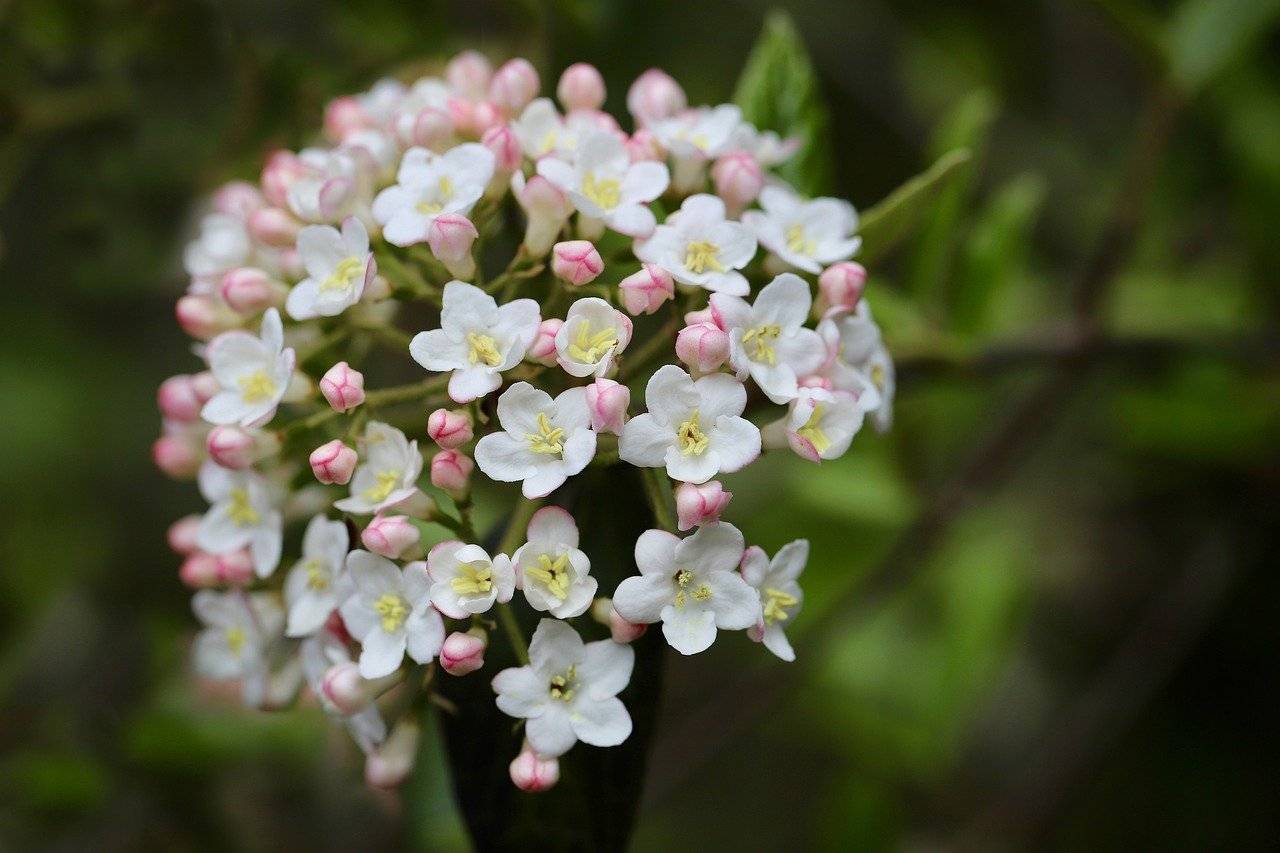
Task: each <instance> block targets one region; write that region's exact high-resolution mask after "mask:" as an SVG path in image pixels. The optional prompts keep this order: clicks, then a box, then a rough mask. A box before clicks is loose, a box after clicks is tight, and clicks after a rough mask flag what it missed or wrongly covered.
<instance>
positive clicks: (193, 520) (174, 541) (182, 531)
mask: <svg viewBox="0 0 1280 853" xmlns="http://www.w3.org/2000/svg"><path fill="white" fill-rule="evenodd" d="M199 529H200V516H198V515H184V516H183V517H182V518H180V519H178V520H177V521H175V522H174V523H173V524H170V525H169V532H168V533H167V534H166V537H165V538H166V539H167V540H168V542H169V547H170V548H172V549H173V550H174V552H175V553H178V554H181V555H183V556H184V557H185V556H187V555H189V554H194V553H195V552H196V551H197V550H199V546H198V545H196V532H197V531H198V530H199Z"/></svg>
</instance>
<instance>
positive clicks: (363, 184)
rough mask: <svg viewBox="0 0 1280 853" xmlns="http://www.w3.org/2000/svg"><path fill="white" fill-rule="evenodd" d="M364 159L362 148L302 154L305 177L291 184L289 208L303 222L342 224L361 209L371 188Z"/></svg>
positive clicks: (318, 149) (310, 150) (301, 162)
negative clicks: (362, 158) (363, 168)
mask: <svg viewBox="0 0 1280 853" xmlns="http://www.w3.org/2000/svg"><path fill="white" fill-rule="evenodd" d="M361 156H362V153H361V151H360V150H359V149H350V148H345V147H338V148H333V149H324V148H307V149H304V150H302V151H299V152H298V158H297V160H298V165H299V166H300V167H301V170H302V174H301V175H299V176H298V178H297V179H296V180H294V181H293V182H292V183H290V184H289V188H288V190H287V193H286V196H287V202H288V205H289V209H290V210H291V211H293V214H294V215H295V216H297V217H298V218H299V219H301V220H302V221H304V222H340V221H342V219H344V218H345V217H347V216H348V215H350V214H352V213H356V212H357V208H358V207H362V203H361V200H362V199H367V198H368V196H367V195H366V192H367V191H368V187H369V175H368V174H367V173H366V172H365V171H364V170H362V168H361V162H360V158H361ZM364 203H366V204H367V201H365V202H364ZM364 212H365V213H366V214H367V212H368V209H367V208H364Z"/></svg>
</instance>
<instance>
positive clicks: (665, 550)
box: [635, 530, 680, 579]
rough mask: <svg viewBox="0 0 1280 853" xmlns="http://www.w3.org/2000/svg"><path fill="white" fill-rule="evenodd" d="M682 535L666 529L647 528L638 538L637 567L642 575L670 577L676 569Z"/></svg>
mask: <svg viewBox="0 0 1280 853" xmlns="http://www.w3.org/2000/svg"><path fill="white" fill-rule="evenodd" d="M679 545H680V537H678V536H676V535H675V534H674V533H668V532H667V531H665V530H646V531H645V532H644V533H641V534H640V536H639V538H638V539H636V550H635V560H636V568H637V569H639V570H640V574H642V575H661V576H663V577H665V578H667V579H670V577H671V575H673V574H675V570H676V548H677V547H678V546H679Z"/></svg>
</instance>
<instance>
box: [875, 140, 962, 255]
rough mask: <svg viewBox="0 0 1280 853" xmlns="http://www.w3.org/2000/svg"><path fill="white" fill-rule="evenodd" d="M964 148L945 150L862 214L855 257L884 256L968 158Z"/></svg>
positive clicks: (921, 216) (917, 222)
mask: <svg viewBox="0 0 1280 853" xmlns="http://www.w3.org/2000/svg"><path fill="white" fill-rule="evenodd" d="M971 157H972V155H971V154H970V152H969V150H968V149H967V148H959V149H956V150H954V151H949V152H947V153H946V154H944V155H942V156H941V157H939V158H938V159H937V161H936V162H934V164H933V165H932V166H930V167H929V168H928V169H927V170H925V171H924V172H922V173H921V174H919V175H916V176H915V177H914V178H911V179H910V180H908V181H907V182H906V183H904V184H903V185H902V186H900V187H898V188H897V189H896V190H894V191H893V192H891V193H889V195H888V196H886V197H885V199H884V200H883V201H881V202H880V203H879V204H877V205H875V206H874V207H872V208H870V209H869V210H866V211H864V212H863V214H862V225H861V227H860V229H859V233H860V234H861V235H862V253H861V255H860V257H859V259H860V260H861V261H862V263H864V264H871V263H874V262H875V261H877V260H879V259H880V258H882V257H884V256H885V255H886V254H887V253H888V252H889V251H890V250H891V249H892V248H893V247H894V246H896V245H897V244H898V243H899V242H900V241H901V240H902V239H903V238H904V237H906V236H907V235H908V234H910V233H911V230H912V229H913V228H915V227H916V226H917V225H918V224H919V223H920V221H921V219H922V218H923V216H924V214H925V213H926V212H927V211H928V210H929V206H930V204H931V203H932V202H933V201H934V200H935V199H936V198H937V197H938V195H939V193H941V192H942V191H943V190H944V189H945V188H946V187H947V186H948V185H949V184H950V183H951V181H953V180H955V178H956V177H957V176H958V174H959V173H960V170H961V168H962V167H963V166H964V165H965V164H966V163H968V162H969V160H970V158H971Z"/></svg>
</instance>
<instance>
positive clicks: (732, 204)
mask: <svg viewBox="0 0 1280 853" xmlns="http://www.w3.org/2000/svg"><path fill="white" fill-rule="evenodd" d="M711 180H712V182H713V183H714V184H715V187H716V194H717V195H719V196H720V198H722V199H724V204H725V207H726V208H727V209H728V213H729V216H730V217H735V216H737V215H738V214H740V213H742V211H743V208H745V207H746V206H747V205H749V204H751V202H753V201H755V200H756V196H758V195H760V190H761V189H763V188H764V171H763V170H762V169H761V168H760V164H759V163H757V162H756V158H755V157H752V156H751V155H750V154H748V153H746V152H745V151H733V152H730V153H729V154H726V155H724V156H723V157H721V158H720V159H719V160H716V162H715V165H714V166H712V167H711Z"/></svg>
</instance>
